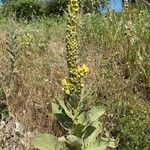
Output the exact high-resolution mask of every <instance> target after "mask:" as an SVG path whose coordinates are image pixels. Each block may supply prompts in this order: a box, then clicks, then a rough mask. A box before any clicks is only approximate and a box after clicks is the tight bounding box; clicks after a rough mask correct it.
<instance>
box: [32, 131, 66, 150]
mask: <svg viewBox="0 0 150 150" xmlns="http://www.w3.org/2000/svg"><path fill="white" fill-rule="evenodd" d="M32 144H33V146H34V148H37V149H39V150H67V146H66V145H65V143H63V142H60V141H58V139H57V138H56V137H55V136H53V135H51V134H39V135H37V136H36V137H35V138H34V139H33V141H32Z"/></svg>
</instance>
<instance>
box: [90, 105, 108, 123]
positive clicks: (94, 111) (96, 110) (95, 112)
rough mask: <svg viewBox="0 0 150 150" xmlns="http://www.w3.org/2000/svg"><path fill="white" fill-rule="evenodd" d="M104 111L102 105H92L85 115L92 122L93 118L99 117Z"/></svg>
mask: <svg viewBox="0 0 150 150" xmlns="http://www.w3.org/2000/svg"><path fill="white" fill-rule="evenodd" d="M104 113H105V108H104V107H102V106H94V107H93V108H91V109H90V110H89V111H88V112H87V115H88V117H89V119H90V123H92V122H94V121H95V120H97V119H99V118H100V117H101V116H102V115H103V114H104Z"/></svg>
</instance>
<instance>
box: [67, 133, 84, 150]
mask: <svg viewBox="0 0 150 150" xmlns="http://www.w3.org/2000/svg"><path fill="white" fill-rule="evenodd" d="M66 139H67V144H68V147H69V148H70V149H71V150H82V140H81V139H80V138H78V137H76V136H75V135H68V136H67V138H66Z"/></svg>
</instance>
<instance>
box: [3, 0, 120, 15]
mask: <svg viewBox="0 0 150 150" xmlns="http://www.w3.org/2000/svg"><path fill="white" fill-rule="evenodd" d="M121 1H122V0H110V2H109V4H110V8H111V9H112V10H114V11H116V12H118V11H121V10H122V2H121ZM0 5H2V3H1V0H0ZM100 11H101V12H107V9H106V8H100Z"/></svg>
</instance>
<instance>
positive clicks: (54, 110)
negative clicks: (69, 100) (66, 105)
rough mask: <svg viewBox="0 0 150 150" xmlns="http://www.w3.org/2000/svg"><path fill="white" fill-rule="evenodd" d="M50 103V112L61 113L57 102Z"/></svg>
mask: <svg viewBox="0 0 150 150" xmlns="http://www.w3.org/2000/svg"><path fill="white" fill-rule="evenodd" d="M51 105H52V114H58V113H61V110H60V106H59V105H58V104H56V103H53V102H52V103H51Z"/></svg>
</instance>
